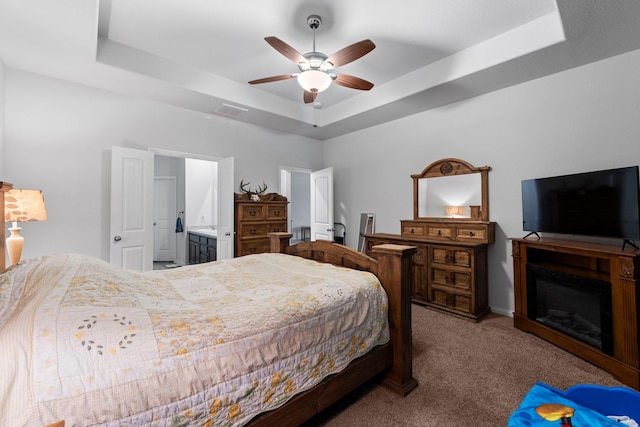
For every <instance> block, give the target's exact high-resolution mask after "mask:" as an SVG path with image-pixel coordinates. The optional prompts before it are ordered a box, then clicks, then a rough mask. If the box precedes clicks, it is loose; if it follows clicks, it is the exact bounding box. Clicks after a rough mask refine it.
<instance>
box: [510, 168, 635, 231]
mask: <svg viewBox="0 0 640 427" xmlns="http://www.w3.org/2000/svg"><path fill="white" fill-rule="evenodd" d="M639 187H640V186H639V184H638V167H637V166H631V167H626V168H619V169H609V170H603V171H596V172H587V173H579V174H573V175H564V176H556V177H550V178H539V179H529V180H524V181H522V226H523V230H524V231H530V232H548V233H558V234H575V235H583V236H598V237H612V238H622V239H628V240H640V207H639V206H640V203H639V197H638V193H639V191H640V190H639Z"/></svg>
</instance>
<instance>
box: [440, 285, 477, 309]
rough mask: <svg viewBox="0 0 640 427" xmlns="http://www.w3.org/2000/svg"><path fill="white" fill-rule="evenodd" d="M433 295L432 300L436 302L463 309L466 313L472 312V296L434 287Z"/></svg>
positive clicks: (450, 307)
mask: <svg viewBox="0 0 640 427" xmlns="http://www.w3.org/2000/svg"><path fill="white" fill-rule="evenodd" d="M431 297H432V298H431V301H432V302H433V303H434V304H437V305H441V306H443V307H446V308H448V309H451V310H455V311H461V312H463V313H465V314H469V313H472V310H471V309H472V306H471V298H469V297H468V296H467V295H460V294H456V293H451V292H447V291H444V290H441V289H434V290H433V294H432V295H431Z"/></svg>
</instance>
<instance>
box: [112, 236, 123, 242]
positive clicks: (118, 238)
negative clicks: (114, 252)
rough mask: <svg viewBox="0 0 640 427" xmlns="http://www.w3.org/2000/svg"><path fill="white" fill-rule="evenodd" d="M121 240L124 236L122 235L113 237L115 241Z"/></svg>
mask: <svg viewBox="0 0 640 427" xmlns="http://www.w3.org/2000/svg"><path fill="white" fill-rule="evenodd" d="M120 240H122V237H120V236H116V237H114V238H113V241H114V242H119V241H120Z"/></svg>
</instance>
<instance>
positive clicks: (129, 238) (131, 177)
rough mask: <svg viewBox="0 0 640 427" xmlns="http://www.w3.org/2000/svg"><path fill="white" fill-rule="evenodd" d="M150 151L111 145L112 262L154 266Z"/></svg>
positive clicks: (132, 266) (134, 266)
mask: <svg viewBox="0 0 640 427" xmlns="http://www.w3.org/2000/svg"><path fill="white" fill-rule="evenodd" d="M152 186H153V153H151V152H149V151H142V150H134V149H130V148H124V147H112V149H111V237H110V238H111V247H110V258H111V264H113V265H115V266H118V267H125V268H129V269H133V270H151V269H153V225H152V224H153V188H152Z"/></svg>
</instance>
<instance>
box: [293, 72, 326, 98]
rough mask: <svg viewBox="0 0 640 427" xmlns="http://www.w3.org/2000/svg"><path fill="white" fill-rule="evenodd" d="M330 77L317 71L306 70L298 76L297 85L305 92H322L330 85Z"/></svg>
mask: <svg viewBox="0 0 640 427" xmlns="http://www.w3.org/2000/svg"><path fill="white" fill-rule="evenodd" d="M331 81H332V79H331V76H329V74H327V73H325V72H323V71H319V70H307V71H303V72H302V73H300V74H299V75H298V84H300V86H302V88H303V89H304V90H306V91H307V92H312V93H314V92H322V91H323V90H326V89H327V88H328V87H329V86H330V85H331Z"/></svg>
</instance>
